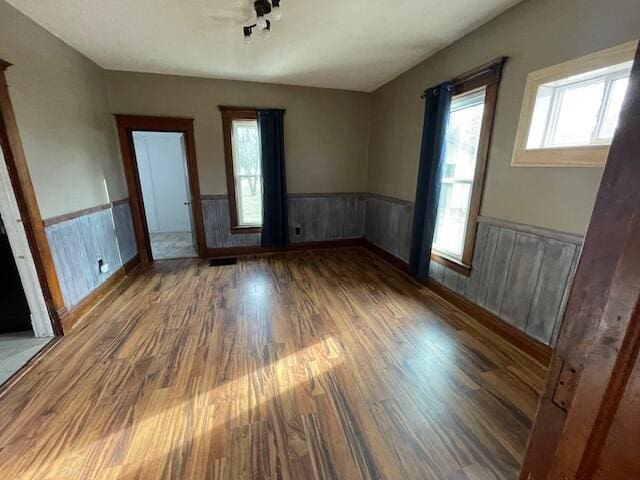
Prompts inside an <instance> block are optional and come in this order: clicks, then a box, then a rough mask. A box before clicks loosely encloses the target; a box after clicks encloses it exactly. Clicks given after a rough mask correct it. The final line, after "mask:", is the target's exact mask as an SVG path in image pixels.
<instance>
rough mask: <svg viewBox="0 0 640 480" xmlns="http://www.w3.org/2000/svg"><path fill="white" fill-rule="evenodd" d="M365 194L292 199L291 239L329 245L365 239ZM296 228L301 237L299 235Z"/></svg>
mask: <svg viewBox="0 0 640 480" xmlns="http://www.w3.org/2000/svg"><path fill="white" fill-rule="evenodd" d="M364 216H365V194H362V193H334V194H319V193H318V194H315V193H314V194H292V195H289V239H290V241H291V243H297V242H326V241H330V240H346V239H350V238H362V236H363V235H364V221H365V220H364ZM296 228H299V229H300V233H299V234H298V233H296Z"/></svg>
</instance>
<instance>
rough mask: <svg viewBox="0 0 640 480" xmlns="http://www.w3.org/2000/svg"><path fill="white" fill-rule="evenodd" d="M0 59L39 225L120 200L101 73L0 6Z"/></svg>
mask: <svg viewBox="0 0 640 480" xmlns="http://www.w3.org/2000/svg"><path fill="white" fill-rule="evenodd" d="M0 58H2V59H4V60H6V61H8V62H11V63H12V64H13V66H11V67H9V69H8V70H7V82H8V84H9V88H10V95H11V99H12V102H13V107H14V110H15V114H16V120H17V123H18V128H19V130H20V136H21V138H22V142H23V144H24V150H25V154H26V157H27V162H28V165H29V170H30V172H31V177H32V180H33V184H34V188H35V190H36V196H37V199H38V203H39V205H40V210H41V213H42V216H43V218H48V217H51V216H55V215H60V214H63V213H67V212H71V211H75V210H80V209H82V208H87V207H92V206H95V205H99V204H103V203H106V202H107V200H108V198H107V193H106V191H105V186H104V185H105V181H106V183H107V185H108V189H109V196H110V197H111V199H112V200H117V199H120V198H123V197H125V196H126V195H127V194H126V187H125V183H124V177H123V174H122V167H121V162H120V154H119V151H118V146H117V141H116V135H115V128H114V124H113V119H112V117H111V115H110V108H109V101H108V95H107V88H106V81H105V77H104V71H103V70H102V69H101V68H99V67H98V66H97V65H95V64H94V63H92V62H91V61H89V60H88V59H87V58H85V57H84V56H82V55H80V54H79V53H78V52H76V51H75V50H73V49H72V48H70V47H69V46H67V45H66V44H64V43H63V42H61V41H60V40H58V39H57V38H56V37H54V36H53V35H51V34H50V33H48V32H46V31H45V30H44V29H42V28H41V27H39V26H38V25H36V24H35V23H34V22H32V21H31V20H29V19H28V18H27V17H25V16H24V15H22V14H21V13H19V12H18V11H17V10H15V9H14V8H13V7H11V6H9V5H8V4H7V3H5V2H4V1H1V0H0Z"/></svg>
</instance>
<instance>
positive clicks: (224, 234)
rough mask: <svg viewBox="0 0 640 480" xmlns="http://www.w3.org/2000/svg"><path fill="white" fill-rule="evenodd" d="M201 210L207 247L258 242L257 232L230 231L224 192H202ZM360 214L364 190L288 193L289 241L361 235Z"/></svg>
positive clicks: (343, 238) (258, 235) (240, 245)
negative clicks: (233, 232) (327, 192)
mask: <svg viewBox="0 0 640 480" xmlns="http://www.w3.org/2000/svg"><path fill="white" fill-rule="evenodd" d="M202 211H203V214H204V226H205V237H206V240H207V247H208V248H230V247H254V246H258V245H260V234H255V233H254V234H246V235H245V234H233V235H232V234H231V232H230V229H231V224H230V220H229V201H228V199H227V196H226V195H215V196H213V195H207V196H203V197H202ZM364 217H365V194H361V193H335V194H292V195H289V229H290V233H289V239H290V241H291V243H299V242H300V243H301V242H323V241H329V240H345V239H351V238H362V236H363V234H364V223H365V219H364ZM297 228H299V229H300V230H299V232H300V233H299V234H298V233H296V229H297Z"/></svg>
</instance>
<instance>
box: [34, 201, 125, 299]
mask: <svg viewBox="0 0 640 480" xmlns="http://www.w3.org/2000/svg"><path fill="white" fill-rule="evenodd" d="M86 211H88V212H89V213H85V214H83V215H80V216H77V215H69V217H70V218H69V219H67V220H64V221H61V222H56V223H52V224H50V225H49V226H47V227H46V229H45V230H46V234H47V238H48V240H49V244H50V245H51V252H52V255H53V261H54V264H55V268H56V271H57V274H58V277H59V279H60V287H61V290H62V295H63V298H64V305H65V307H64V308H65V310H66V311H69V310H71V309H73V308H74V307H75V306H76V305H78V304H79V303H80V302H81V301H82V300H83V299H84V298H86V297H87V296H89V295H90V294H91V293H92V292H93V291H94V290H96V289H97V288H99V287H100V286H101V285H102V284H103V283H105V282H106V281H107V280H108V279H109V277H111V276H112V275H114V274H115V273H116V272H117V271H118V270H119V269H120V268H122V267H123V266H124V265H125V264H126V263H127V262H129V261H131V260H132V259H133V258H134V257H135V256H136V254H137V247H136V243H135V235H134V232H133V223H132V221H131V209H130V208H129V204H128V203H122V202H118V203H117V204H116V205H114V206H113V208H109V209H98V210H95V211H93V210H91V209H88V210H86ZM98 258H102V259H103V260H104V262H105V263H108V264H109V267H110V268H109V272H107V273H100V272H99V269H98Z"/></svg>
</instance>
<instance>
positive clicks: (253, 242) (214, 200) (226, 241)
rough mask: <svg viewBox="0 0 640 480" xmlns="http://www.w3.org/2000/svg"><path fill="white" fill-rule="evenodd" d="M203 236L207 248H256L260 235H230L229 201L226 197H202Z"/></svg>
mask: <svg viewBox="0 0 640 480" xmlns="http://www.w3.org/2000/svg"><path fill="white" fill-rule="evenodd" d="M202 215H203V216H204V235H205V239H206V241H207V248H231V247H256V246H258V245H260V234H259V233H250V234H246V235H245V234H233V235H232V234H231V220H230V217H229V200H228V199H227V196H226V195H205V196H202Z"/></svg>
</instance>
